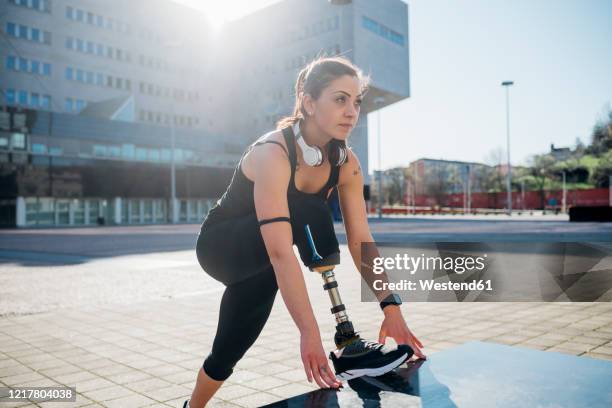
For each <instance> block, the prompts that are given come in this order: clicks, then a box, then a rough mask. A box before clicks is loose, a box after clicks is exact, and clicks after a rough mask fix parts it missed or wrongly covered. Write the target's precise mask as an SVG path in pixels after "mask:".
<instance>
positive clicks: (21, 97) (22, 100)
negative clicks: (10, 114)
mask: <svg viewBox="0 0 612 408" xmlns="http://www.w3.org/2000/svg"><path fill="white" fill-rule="evenodd" d="M17 96H18V99H17V100H18V101H19V104H20V105H27V104H28V93H27V92H26V91H23V90H21V91H19V92H17Z"/></svg>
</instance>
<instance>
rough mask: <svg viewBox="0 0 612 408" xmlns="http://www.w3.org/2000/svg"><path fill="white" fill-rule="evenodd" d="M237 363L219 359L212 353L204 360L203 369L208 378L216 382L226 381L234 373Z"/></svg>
mask: <svg viewBox="0 0 612 408" xmlns="http://www.w3.org/2000/svg"><path fill="white" fill-rule="evenodd" d="M235 365H236V362H235V361H230V360H229V359H227V358H218V356H216V355H215V354H213V353H212V352H211V353H210V354H209V355H208V357H206V359H205V360H204V364H202V369H203V370H204V372H205V373H206V375H207V376H209V377H210V378H212V379H213V380H215V381H225V380H227V379H228V378H229V377H230V376H231V375H232V373H233V372H234V366H235Z"/></svg>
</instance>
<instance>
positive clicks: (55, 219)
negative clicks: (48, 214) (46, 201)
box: [53, 198, 59, 225]
mask: <svg viewBox="0 0 612 408" xmlns="http://www.w3.org/2000/svg"><path fill="white" fill-rule="evenodd" d="M58 224H59V212H58V211H57V198H54V199H53V225H58Z"/></svg>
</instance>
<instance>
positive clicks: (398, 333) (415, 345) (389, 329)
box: [378, 305, 427, 360]
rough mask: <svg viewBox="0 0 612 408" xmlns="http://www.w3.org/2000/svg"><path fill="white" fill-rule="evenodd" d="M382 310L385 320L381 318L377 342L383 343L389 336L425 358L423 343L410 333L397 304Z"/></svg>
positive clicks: (416, 354)
mask: <svg viewBox="0 0 612 408" xmlns="http://www.w3.org/2000/svg"><path fill="white" fill-rule="evenodd" d="M383 312H384V313H385V320H383V322H382V325H381V326H380V333H379V335H378V342H379V343H381V344H385V338H386V337H391V338H393V339H394V340H395V342H396V343H397V344H407V345H409V346H410V347H412V350H414V355H415V356H417V357H419V358H422V359H424V360H426V359H427V357H426V356H425V354H423V352H422V351H421V348H422V347H423V344H421V342H420V341H419V339H417V338H416V337H415V336H414V334H412V332H411V331H410V329H409V328H408V326H407V325H406V322H405V321H404V316H402V311H401V310H400V308H399V306H396V305H389V306H387V307H385V308H384V309H383Z"/></svg>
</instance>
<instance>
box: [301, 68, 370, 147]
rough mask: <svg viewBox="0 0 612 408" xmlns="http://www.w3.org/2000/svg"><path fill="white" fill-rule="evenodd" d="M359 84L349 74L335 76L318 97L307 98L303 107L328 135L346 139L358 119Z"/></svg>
mask: <svg viewBox="0 0 612 408" xmlns="http://www.w3.org/2000/svg"><path fill="white" fill-rule="evenodd" d="M361 96H362V95H361V84H360V83H359V79H357V77H354V76H350V75H343V76H341V77H339V78H336V79H335V80H333V81H332V82H330V84H329V85H328V86H327V87H326V88H325V89H323V91H322V92H321V95H320V96H319V99H317V100H313V99H312V98H307V100H305V101H304V107H305V108H306V111H307V112H311V113H312V115H310V116H309V118H310V119H313V120H314V122H315V123H316V125H317V127H318V128H319V129H320V130H321V131H322V132H323V133H325V134H327V135H328V136H329V137H331V138H334V139H338V140H346V139H347V138H348V136H349V134H350V133H351V130H353V128H354V127H355V125H356V124H357V120H358V119H359V109H360V108H361Z"/></svg>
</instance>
